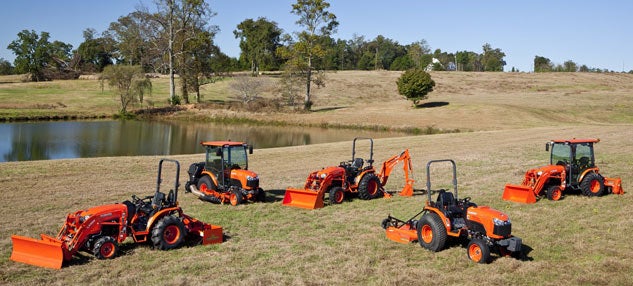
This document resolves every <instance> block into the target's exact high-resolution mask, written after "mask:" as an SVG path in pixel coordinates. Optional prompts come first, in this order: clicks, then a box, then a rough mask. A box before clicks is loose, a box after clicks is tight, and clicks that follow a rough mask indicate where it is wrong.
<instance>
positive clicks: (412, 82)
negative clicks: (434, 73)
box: [397, 69, 435, 105]
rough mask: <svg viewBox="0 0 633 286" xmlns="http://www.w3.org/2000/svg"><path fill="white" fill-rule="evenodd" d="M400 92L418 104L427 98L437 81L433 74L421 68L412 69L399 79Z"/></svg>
mask: <svg viewBox="0 0 633 286" xmlns="http://www.w3.org/2000/svg"><path fill="white" fill-rule="evenodd" d="M397 85H398V93H400V94H401V95H403V96H404V97H405V98H406V99H408V100H411V101H413V104H414V105H417V104H418V102H419V101H420V100H424V99H426V97H427V96H426V95H427V94H428V93H429V92H431V91H433V87H435V81H433V79H431V75H430V74H429V73H427V72H425V71H423V70H421V69H410V70H407V71H406V72H404V73H403V74H402V75H401V76H400V78H398V81H397Z"/></svg>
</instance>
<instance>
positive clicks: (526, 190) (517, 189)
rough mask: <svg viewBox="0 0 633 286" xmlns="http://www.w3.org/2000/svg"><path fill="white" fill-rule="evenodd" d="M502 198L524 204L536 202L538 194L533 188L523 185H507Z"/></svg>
mask: <svg viewBox="0 0 633 286" xmlns="http://www.w3.org/2000/svg"><path fill="white" fill-rule="evenodd" d="M502 199H504V200H506V201H511V202H517V203H524V204H533V203H536V196H535V195H534V192H533V191H532V188H530V187H527V186H522V185H506V187H505V188H504V190H503V197H502Z"/></svg>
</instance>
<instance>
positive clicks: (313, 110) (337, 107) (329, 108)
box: [310, 106, 347, 112]
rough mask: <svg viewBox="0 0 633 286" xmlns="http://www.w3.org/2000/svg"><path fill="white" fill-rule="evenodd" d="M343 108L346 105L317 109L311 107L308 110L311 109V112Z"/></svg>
mask: <svg viewBox="0 0 633 286" xmlns="http://www.w3.org/2000/svg"><path fill="white" fill-rule="evenodd" d="M343 108H347V106H333V107H325V108H319V109H312V110H310V111H312V112H326V111H330V110H337V109H343Z"/></svg>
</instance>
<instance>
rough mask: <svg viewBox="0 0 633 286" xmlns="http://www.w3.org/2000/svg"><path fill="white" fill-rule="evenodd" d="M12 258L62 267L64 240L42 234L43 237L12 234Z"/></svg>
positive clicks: (51, 266)
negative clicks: (36, 237) (35, 237)
mask: <svg viewBox="0 0 633 286" xmlns="http://www.w3.org/2000/svg"><path fill="white" fill-rule="evenodd" d="M11 241H12V242H13V252H11V260H13V261H17V262H22V263H26V264H30V265H35V266H40V267H46V268H53V269H61V268H62V263H63V262H64V251H63V249H62V242H61V241H59V240H57V239H55V238H53V237H50V236H47V235H45V234H42V239H41V240H39V239H34V238H30V237H25V236H19V235H12V236H11Z"/></svg>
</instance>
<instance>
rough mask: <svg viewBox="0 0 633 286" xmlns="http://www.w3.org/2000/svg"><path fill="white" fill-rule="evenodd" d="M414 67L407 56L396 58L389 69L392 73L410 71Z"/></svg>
mask: <svg viewBox="0 0 633 286" xmlns="http://www.w3.org/2000/svg"><path fill="white" fill-rule="evenodd" d="M414 67H415V63H414V62H413V60H411V58H410V57H409V55H404V56H400V57H397V58H396V59H395V60H394V61H393V62H392V63H391V66H389V69H390V70H392V71H404V70H408V69H412V68H414Z"/></svg>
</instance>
